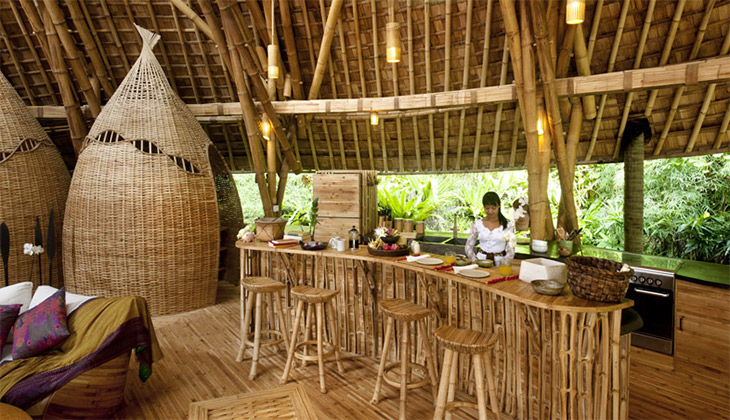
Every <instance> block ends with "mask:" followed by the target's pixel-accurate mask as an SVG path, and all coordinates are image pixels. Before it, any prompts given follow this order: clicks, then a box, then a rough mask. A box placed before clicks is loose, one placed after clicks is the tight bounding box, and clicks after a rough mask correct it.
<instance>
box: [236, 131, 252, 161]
mask: <svg viewBox="0 0 730 420" xmlns="http://www.w3.org/2000/svg"><path fill="white" fill-rule="evenodd" d="M236 125H237V126H238V135H240V136H241V143H243V148H244V149H246V161H247V162H248V167H249V168H250V170H252V171H253V170H254V166H253V161H252V159H253V158H252V156H251V148H250V147H249V145H248V141H246V137H247V136H246V131H245V129H244V128H243V122H242V121H241V120H240V119H239V120H237V121H236Z"/></svg>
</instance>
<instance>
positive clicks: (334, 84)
mask: <svg viewBox="0 0 730 420" xmlns="http://www.w3.org/2000/svg"><path fill="white" fill-rule="evenodd" d="M319 9H320V13H321V15H322V16H326V15H327V10H326V9H325V6H324V0H319ZM339 23H340V18H339V17H338V18H337V26H336V27H335V28H336V29H338V28H340V24H339ZM322 24H323V27H322V32H323V33H324V32H325V31H326V28H325V27H324V22H322ZM339 32H340V33H342V31H341V30H340V31H339ZM343 40H344V37H343ZM327 53H328V54H330V56H329V57H327V68H328V70H329V76H330V86H331V87H332V98H333V99H337V82H336V81H335V65H334V60H332V57H331V52H330V51H329V50H328V52H327ZM346 78H347V80H348V82H347V83H346V88H347V89H350V83H349V79H350V75H349V72H348V73H347V74H346ZM349 97H350V98H351V97H352V95H351V94H350V95H349ZM322 124H323V126H324V128H325V130H324V132H325V136H326V138H327V145H328V147H330V164H331V165H332V169H334V168H335V166H334V161H333V160H332V148H331V144H330V136H329V133H328V130H327V123H326V122H324V121H323V122H322ZM335 125H336V126H337V138H338V141H339V146H340V162H341V165H342V166H341V168H342V169H347V159H346V158H345V141H344V138H343V136H342V122H341V120H339V119H338V120H336V121H335Z"/></svg>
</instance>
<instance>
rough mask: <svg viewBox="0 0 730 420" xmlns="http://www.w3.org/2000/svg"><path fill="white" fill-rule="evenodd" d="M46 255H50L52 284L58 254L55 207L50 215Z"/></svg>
mask: <svg viewBox="0 0 730 420" xmlns="http://www.w3.org/2000/svg"><path fill="white" fill-rule="evenodd" d="M46 255H47V256H48V285H49V286H50V285H51V280H52V277H53V257H55V256H56V224H55V218H54V216H53V209H51V214H50V216H48V245H47V246H46Z"/></svg>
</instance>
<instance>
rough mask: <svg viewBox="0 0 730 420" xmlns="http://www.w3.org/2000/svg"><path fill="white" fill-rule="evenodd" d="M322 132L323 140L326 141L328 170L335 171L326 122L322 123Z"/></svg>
mask: <svg viewBox="0 0 730 420" xmlns="http://www.w3.org/2000/svg"><path fill="white" fill-rule="evenodd" d="M322 131H323V132H324V138H325V140H326V141H327V152H328V154H329V157H330V169H335V157H334V153H333V152H332V139H331V138H330V132H329V129H328V128H327V121H322Z"/></svg>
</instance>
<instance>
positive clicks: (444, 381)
mask: <svg viewBox="0 0 730 420" xmlns="http://www.w3.org/2000/svg"><path fill="white" fill-rule="evenodd" d="M454 356H456V354H455V353H454V352H453V351H451V350H449V349H446V350H444V364H443V367H442V368H441V382H440V383H439V393H438V396H437V397H436V411H435V412H434V413H433V420H442V419H443V418H444V409H445V408H446V393H447V392H448V390H449V376H450V374H451V364H452V363H453V362H454Z"/></svg>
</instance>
